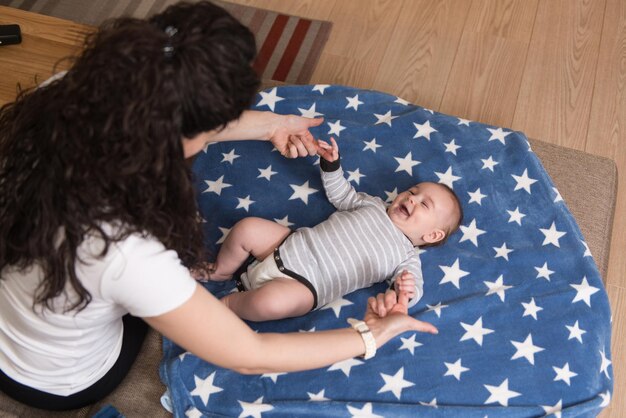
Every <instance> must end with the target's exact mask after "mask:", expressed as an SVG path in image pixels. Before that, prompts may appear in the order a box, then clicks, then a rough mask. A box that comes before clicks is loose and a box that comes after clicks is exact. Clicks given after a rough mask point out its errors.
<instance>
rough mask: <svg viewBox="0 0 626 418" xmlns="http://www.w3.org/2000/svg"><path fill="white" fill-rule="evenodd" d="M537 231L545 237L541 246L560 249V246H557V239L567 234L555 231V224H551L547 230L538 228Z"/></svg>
mask: <svg viewBox="0 0 626 418" xmlns="http://www.w3.org/2000/svg"><path fill="white" fill-rule="evenodd" d="M539 230H540V231H541V233H542V234H543V235H545V238H544V240H543V244H541V245H548V244H552V245H554V246H555V247H559V248H561V246H560V245H559V239H560V238H561V237H562V236H563V235H565V234H567V232H561V231H557V229H556V223H555V222H552V225H551V226H550V228H549V229H544V228H539Z"/></svg>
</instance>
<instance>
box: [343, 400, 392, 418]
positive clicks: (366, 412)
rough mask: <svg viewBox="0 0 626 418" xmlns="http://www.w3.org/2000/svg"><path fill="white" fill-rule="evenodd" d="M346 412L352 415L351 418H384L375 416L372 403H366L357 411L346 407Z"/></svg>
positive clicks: (348, 406) (351, 407)
mask: <svg viewBox="0 0 626 418" xmlns="http://www.w3.org/2000/svg"><path fill="white" fill-rule="evenodd" d="M347 408H348V412H350V414H352V418H385V417H383V416H382V415H376V414H375V413H374V411H373V409H372V403H371V402H368V403H366V404H365V405H363V408H361V409H358V408H355V407H353V406H350V405H347Z"/></svg>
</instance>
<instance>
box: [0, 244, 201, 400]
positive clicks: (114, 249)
mask: <svg viewBox="0 0 626 418" xmlns="http://www.w3.org/2000/svg"><path fill="white" fill-rule="evenodd" d="M102 248H103V241H102V239H101V238H95V237H92V238H89V239H86V240H85V241H84V242H83V243H82V244H81V246H80V247H79V249H78V255H79V256H80V258H81V260H83V263H79V265H78V266H77V267H76V272H77V275H78V278H79V279H80V281H81V283H82V284H83V286H84V287H85V288H86V289H87V290H88V291H89V293H91V296H92V300H91V302H90V303H89V305H87V307H86V308H85V309H83V310H82V311H80V312H78V313H76V311H70V312H68V313H65V314H63V313H62V311H63V310H62V307H63V306H67V305H64V304H66V303H67V301H68V298H67V295H70V298H71V297H72V295H75V293H74V292H73V291H72V290H71V289H70V288H69V287H68V288H67V292H66V293H67V295H62V296H59V297H58V298H56V299H55V300H54V307H55V308H58V309H55V311H54V312H51V311H50V310H47V309H46V310H43V312H42V310H41V309H40V306H36V307H35V311H33V309H32V303H33V295H34V293H35V289H36V288H37V285H38V284H39V281H40V280H41V269H40V268H39V266H33V267H31V268H30V269H29V270H28V271H26V272H22V273H20V272H19V271H17V270H16V269H13V268H5V269H4V270H3V271H2V272H1V274H2V278H3V280H1V281H0V370H2V371H3V372H4V373H5V374H6V375H7V376H9V377H11V378H12V379H13V380H15V381H17V382H19V383H22V384H24V385H27V386H30V387H32V388H35V389H39V390H41V391H45V392H49V393H52V394H55V395H61V396H67V395H71V394H73V393H76V392H79V391H81V390H83V389H85V388H87V387H89V386H91V385H92V384H93V383H95V382H96V381H97V380H98V379H100V378H101V377H102V376H104V375H105V374H106V372H107V371H109V369H110V368H111V367H112V366H113V364H114V363H115V361H116V360H117V358H118V356H119V353H120V349H121V346H122V333H123V324H122V316H123V315H125V314H127V313H131V314H132V315H135V316H138V317H149V316H156V315H161V314H164V313H166V312H169V311H171V310H173V309H175V308H177V307H179V306H181V305H182V304H183V303H185V302H186V301H187V300H188V299H189V298H190V297H191V295H192V294H193V292H194V290H195V289H196V282H195V280H194V279H193V278H192V277H191V276H190V274H189V271H188V270H187V268H185V267H184V266H183V265H182V263H181V261H180V259H179V258H178V255H177V254H176V252H174V251H171V250H167V249H166V248H165V247H164V246H163V244H161V243H160V242H159V241H157V240H156V239H154V238H151V237H142V236H140V235H139V234H134V235H131V236H129V237H128V238H126V239H125V240H124V241H121V242H118V243H115V244H112V245H111V246H110V247H109V251H108V253H107V254H106V256H104V257H103V258H99V257H97V254H99V252H100V250H101V249H102ZM70 300H71V299H70ZM74 300H75V299H74Z"/></svg>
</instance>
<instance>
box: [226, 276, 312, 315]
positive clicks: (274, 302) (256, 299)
mask: <svg viewBox="0 0 626 418" xmlns="http://www.w3.org/2000/svg"><path fill="white" fill-rule="evenodd" d="M222 302H224V304H225V305H226V306H228V307H229V308H230V309H231V310H232V311H233V312H235V313H236V314H237V315H238V316H239V317H240V318H243V319H247V320H249V321H270V320H273V319H283V318H290V317H294V316H300V315H304V314H306V313H307V312H309V311H310V310H311V309H312V308H313V294H312V293H311V291H310V290H309V289H308V288H307V287H306V286H305V285H303V284H302V283H300V282H299V281H297V280H294V279H289V278H284V277H279V278H277V279H274V280H272V281H269V282H267V283H266V284H264V285H263V286H261V287H259V288H258V289H254V290H249V291H247V292H236V293H231V294H229V295H227V296H225V297H223V298H222Z"/></svg>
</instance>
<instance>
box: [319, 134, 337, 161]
mask: <svg viewBox="0 0 626 418" xmlns="http://www.w3.org/2000/svg"><path fill="white" fill-rule="evenodd" d="M317 155H319V156H320V157H321V158H323V159H325V160H326V161H328V162H329V163H332V162H333V161H336V160H337V159H338V158H339V147H338V146H337V141H335V138H333V137H332V136H331V137H330V144H328V143H327V142H324V141H322V140H319V139H318V140H317Z"/></svg>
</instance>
